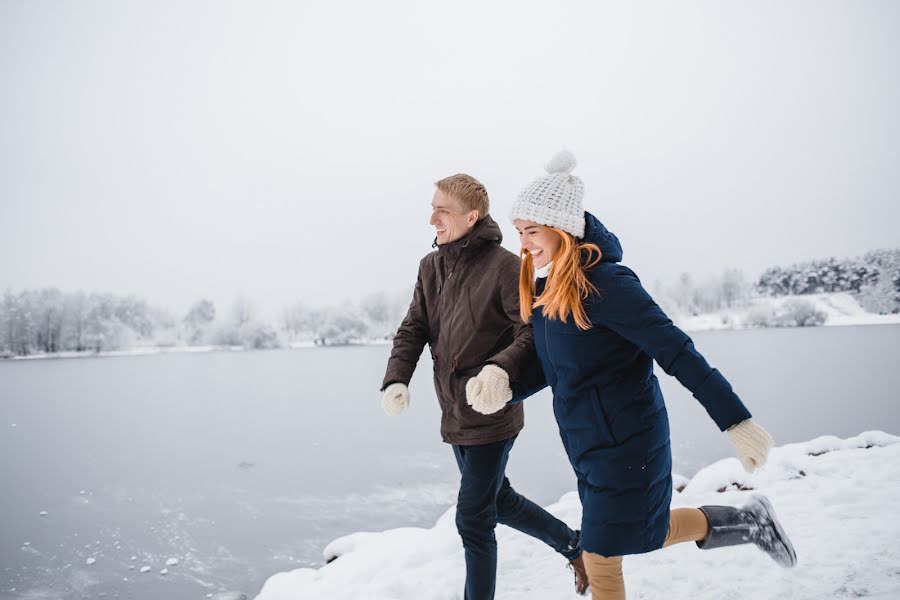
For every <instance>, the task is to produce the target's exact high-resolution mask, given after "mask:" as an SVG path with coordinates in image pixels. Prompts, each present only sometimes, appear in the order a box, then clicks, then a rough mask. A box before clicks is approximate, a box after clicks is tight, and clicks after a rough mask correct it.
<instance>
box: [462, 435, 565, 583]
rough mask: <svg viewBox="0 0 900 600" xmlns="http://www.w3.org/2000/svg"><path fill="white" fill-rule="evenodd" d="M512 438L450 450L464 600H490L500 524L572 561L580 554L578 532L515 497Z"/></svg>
mask: <svg viewBox="0 0 900 600" xmlns="http://www.w3.org/2000/svg"><path fill="white" fill-rule="evenodd" d="M515 441H516V438H515V436H513V437H511V438H509V439H508V440H501V441H499V442H494V443H492V444H483V445H478V446H453V453H454V454H455V455H456V462H457V464H458V465H459V472H460V474H461V475H462V478H461V481H460V485H459V498H458V500H457V503H456V529H457V531H459V535H460V537H461V538H462V542H463V548H464V549H465V553H466V591H465V600H492V599H493V597H494V588H495V584H496V580H497V538H496V537H495V536H494V528H495V527H496V526H497V523H502V524H504V525H507V526H509V527H512V528H513V529H518V530H519V531H521V532H522V533H527V534H528V535H530V536H532V537H535V538H537V539H539V540H541V541H543V542H544V543H546V544H547V545H548V546H550V547H551V548H553V549H554V550H556V551H557V552H559V553H560V554H562V555H563V556H565V557H566V558H567V559H569V560H572V559H574V558H577V557H578V555H579V554H581V548H580V546H579V543H578V537H579V536H578V532H576V531H572V530H571V529H569V527H568V526H567V525H566V524H565V523H563V522H562V521H560V520H559V519H557V518H556V517H554V516H553V515H551V514H550V513H548V512H547V511H545V510H544V509H543V508H541V507H540V506H538V505H537V504H535V503H534V502H532V501H531V500H529V499H528V498H526V497H525V496H522V495H521V494H519V493H517V492H516V491H515V490H514V489H512V486H511V485H509V480H508V479H507V478H506V475H505V474H504V472H505V471H506V462H507V460H509V451H510V450H511V449H512V446H513V443H514V442H515Z"/></svg>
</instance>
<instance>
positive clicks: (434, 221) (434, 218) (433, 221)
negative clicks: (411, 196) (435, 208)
mask: <svg viewBox="0 0 900 600" xmlns="http://www.w3.org/2000/svg"><path fill="white" fill-rule="evenodd" d="M428 223H430V224H431V225H437V224H438V221H437V215H436V213H434V212H432V213H431V218H430V219H429V220H428Z"/></svg>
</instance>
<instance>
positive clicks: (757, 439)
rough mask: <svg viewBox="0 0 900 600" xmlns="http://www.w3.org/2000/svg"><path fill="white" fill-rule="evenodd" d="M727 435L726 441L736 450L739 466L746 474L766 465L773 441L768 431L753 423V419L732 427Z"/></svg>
mask: <svg viewBox="0 0 900 600" xmlns="http://www.w3.org/2000/svg"><path fill="white" fill-rule="evenodd" d="M727 433H728V439H730V440H731V443H732V445H734V449H735V450H737V456H738V458H739V459H740V461H741V464H742V465H743V466H744V469H745V470H746V471H747V472H748V473H752V472H753V471H754V469H758V468H759V467H761V466H763V465H764V464H766V459H767V458H768V456H769V450H771V449H772V446H774V445H775V440H773V439H772V436H771V435H769V432H768V431H766V430H765V429H763V428H762V427H761V426H760V425H757V424H756V423H754V422H753V419H747V420H745V421H741V422H740V423H738V424H737V425H733V426H732V427H730V428H729V429H728V431H727Z"/></svg>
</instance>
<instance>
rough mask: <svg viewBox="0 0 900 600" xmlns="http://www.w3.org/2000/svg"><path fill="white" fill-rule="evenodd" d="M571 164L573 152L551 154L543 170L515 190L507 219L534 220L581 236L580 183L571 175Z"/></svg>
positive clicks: (581, 208)
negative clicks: (540, 173)
mask: <svg viewBox="0 0 900 600" xmlns="http://www.w3.org/2000/svg"><path fill="white" fill-rule="evenodd" d="M575 164H576V163H575V155H573V154H572V153H571V152H569V151H568V150H563V151H562V152H559V153H558V154H557V155H556V156H554V157H553V158H551V159H550V162H548V163H547V166H546V167H545V168H546V170H547V174H546V175H543V176H541V177H538V178H537V179H535V180H534V181H532V182H531V183H529V184H528V185H527V186H525V188H524V189H523V190H522V191H521V192H519V195H518V197H517V198H516V201H515V203H513V206H512V210H511V211H510V213H509V218H510V220H511V221H515V220H516V219H523V220H525V221H534V222H535V223H540V224H541V225H547V226H548V227H556V228H557V229H562V230H563V231H566V232H568V233H571V234H572V235H574V236H575V237H577V238H581V237H584V184H582V183H581V179H579V178H578V177H576V176H575V175H572V169H574V168H575Z"/></svg>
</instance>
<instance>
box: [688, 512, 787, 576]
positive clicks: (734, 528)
mask: <svg viewBox="0 0 900 600" xmlns="http://www.w3.org/2000/svg"><path fill="white" fill-rule="evenodd" d="M700 510H701V511H703V514H704V515H706V520H707V521H709V533H707V534H706V537H705V538H704V539H702V540H700V541H699V542H697V546H698V547H700V548H702V549H704V550H708V549H710V548H721V547H723V546H737V545H739V544H751V543H752V544H756V545H757V546H759V548H760V549H761V550H762V551H763V552H765V553H766V554H768V555H769V556H771V557H772V560H774V561H775V562H777V563H778V564H779V565H781V566H782V567H793V566H794V565H796V564H797V554H796V552H794V546H792V545H791V540H790V539H788V536H787V534H786V533H785V532H784V529H782V528H781V525H780V524H779V523H778V519H776V518H775V511H774V510H772V505H771V504H769V501H768V500H767V499H766V497H765V496H759V495H754V496H752V497H751V498H750V501H749V502H747V504H745V505H744V506H742V507H741V508H735V507H733V506H701V507H700Z"/></svg>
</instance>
